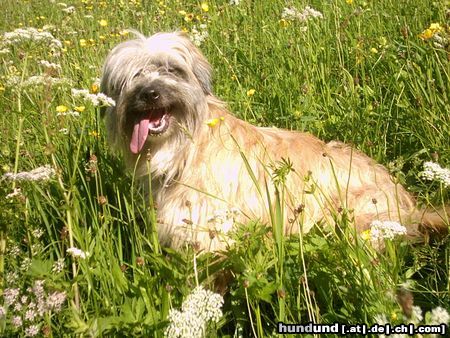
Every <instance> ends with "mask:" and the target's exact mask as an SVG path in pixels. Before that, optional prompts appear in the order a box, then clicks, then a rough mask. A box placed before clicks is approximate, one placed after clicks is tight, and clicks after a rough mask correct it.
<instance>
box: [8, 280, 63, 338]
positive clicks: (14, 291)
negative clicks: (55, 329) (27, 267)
mask: <svg viewBox="0 0 450 338" xmlns="http://www.w3.org/2000/svg"><path fill="white" fill-rule="evenodd" d="M44 284H45V282H44V281H43V280H36V281H35V282H34V284H33V286H31V287H28V288H27V289H26V291H25V292H21V291H20V289H18V288H6V289H5V290H4V292H3V306H0V317H2V316H4V317H9V318H10V320H11V324H12V326H13V327H14V328H15V329H17V330H19V329H23V330H24V333H25V336H27V337H33V336H36V335H37V334H39V330H40V329H39V321H40V320H43V319H44V316H46V315H47V314H48V313H49V312H53V313H58V312H60V311H61V310H62V307H63V304H64V302H65V301H66V298H67V295H66V292H64V291H62V292H60V291H51V292H49V291H48V290H46V289H45V287H44ZM1 314H2V315H1Z"/></svg>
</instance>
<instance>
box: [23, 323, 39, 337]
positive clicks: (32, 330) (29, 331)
mask: <svg viewBox="0 0 450 338" xmlns="http://www.w3.org/2000/svg"><path fill="white" fill-rule="evenodd" d="M38 333H39V327H38V326H37V325H30V326H29V327H27V328H26V329H25V336H27V337H34V336H36V335H37V334H38Z"/></svg>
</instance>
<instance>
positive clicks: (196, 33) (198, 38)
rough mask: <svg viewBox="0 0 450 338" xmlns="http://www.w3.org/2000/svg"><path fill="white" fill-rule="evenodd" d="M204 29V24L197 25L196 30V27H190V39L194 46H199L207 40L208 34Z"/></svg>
mask: <svg viewBox="0 0 450 338" xmlns="http://www.w3.org/2000/svg"><path fill="white" fill-rule="evenodd" d="M206 28H207V26H206V25H205V24H201V25H199V27H198V29H197V26H194V27H192V30H191V34H190V37H191V40H192V42H193V43H194V44H195V45H196V46H200V45H201V44H202V43H203V41H205V40H206V39H207V38H208V36H209V33H208V31H207V30H206Z"/></svg>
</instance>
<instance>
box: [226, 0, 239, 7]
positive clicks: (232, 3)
mask: <svg viewBox="0 0 450 338" xmlns="http://www.w3.org/2000/svg"><path fill="white" fill-rule="evenodd" d="M240 2H241V0H230V1H229V2H228V4H229V5H230V6H237V5H239V3H240Z"/></svg>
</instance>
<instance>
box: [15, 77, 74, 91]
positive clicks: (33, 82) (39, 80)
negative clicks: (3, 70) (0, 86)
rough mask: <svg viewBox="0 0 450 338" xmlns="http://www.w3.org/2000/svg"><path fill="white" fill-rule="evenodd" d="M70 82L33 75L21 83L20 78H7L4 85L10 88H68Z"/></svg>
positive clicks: (64, 79) (63, 79)
mask: <svg viewBox="0 0 450 338" xmlns="http://www.w3.org/2000/svg"><path fill="white" fill-rule="evenodd" d="M71 84H72V81H71V80H69V79H66V78H59V77H52V76H50V75H48V74H43V75H33V76H30V77H29V78H27V79H24V80H23V81H22V78H21V77H20V76H15V75H13V76H9V77H8V78H7V79H6V85H7V86H10V87H20V88H35V87H38V86H52V87H63V86H70V85H71Z"/></svg>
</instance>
